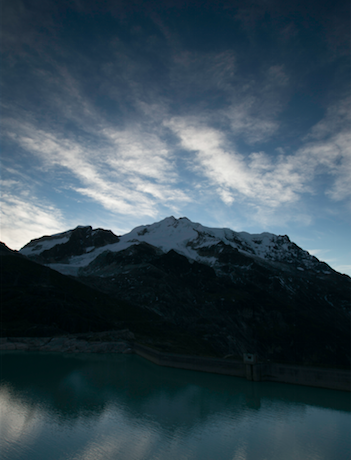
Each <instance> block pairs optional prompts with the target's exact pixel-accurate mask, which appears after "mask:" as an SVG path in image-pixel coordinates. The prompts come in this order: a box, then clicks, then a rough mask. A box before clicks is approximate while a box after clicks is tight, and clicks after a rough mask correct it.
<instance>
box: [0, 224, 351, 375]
mask: <svg viewBox="0 0 351 460" xmlns="http://www.w3.org/2000/svg"><path fill="white" fill-rule="evenodd" d="M10 252H11V251H10ZM0 254H1V258H2V266H3V267H5V268H6V267H8V266H9V264H10V265H11V267H12V270H14V271H16V266H19V265H21V266H23V265H25V264H32V265H33V266H35V267H37V268H36V269H35V270H34V269H30V268H28V267H27V268H25V269H23V267H22V269H23V270H24V271H22V272H21V273H23V274H22V275H21V276H22V278H21V276H17V281H16V282H14V280H13V279H12V278H11V276H12V275H11V273H12V272H11V269H7V268H6V269H5V271H4V270H3V271H4V274H5V275H4V276H5V278H6V279H5V278H3V281H2V285H3V287H2V290H3V289H5V291H6V296H5V297H6V298H5V305H8V308H7V307H6V306H5V319H4V318H3V326H2V327H3V330H4V331H7V333H8V335H13V334H15V332H16V334H17V335H19V331H20V330H21V328H22V329H23V328H25V327H27V329H28V330H27V332H28V331H31V332H30V334H31V335H33V334H34V332H35V331H37V332H38V331H39V332H40V330H45V331H48V330H49V329H50V328H51V329H50V330H52V331H56V332H55V333H65V332H77V331H79V332H83V331H87V330H92V329H95V330H106V329H108V328H110V329H116V328H120V327H128V328H129V329H130V330H131V331H132V332H133V333H134V334H135V337H136V339H137V340H139V341H140V342H143V343H146V344H149V345H152V346H154V347H155V348H158V349H160V350H164V351H170V352H182V353H190V354H204V355H206V354H207V355H213V356H220V357H223V356H227V357H228V359H230V358H241V357H242V354H243V353H245V352H251V353H257V354H258V357H259V359H261V360H263V361H265V360H271V361H280V362H288V363H301V364H308V365H318V366H329V367H347V366H349V364H350V282H351V280H350V278H349V277H348V276H346V275H342V274H340V273H337V272H336V271H334V270H333V269H332V268H331V267H329V266H328V265H327V264H325V263H323V262H320V261H319V260H318V259H317V258H316V257H313V256H311V255H310V254H309V253H308V252H306V251H304V250H303V249H301V248H299V247H298V246H297V245H296V244H294V243H293V242H291V241H290V239H289V238H288V236H276V235H273V234H271V233H262V234H255V235H252V234H249V233H246V232H234V231H232V230H230V229H214V228H208V227H204V226H202V225H201V224H198V223H193V222H191V221H190V220H188V219H187V218H181V219H175V218H174V217H169V218H166V219H164V220H162V221H161V222H158V223H155V224H152V225H146V226H140V227H137V228H135V229H134V230H132V231H131V232H130V233H128V234H126V235H123V236H116V235H114V234H113V233H112V232H111V231H107V230H103V229H95V230H93V229H92V228H91V227H77V228H76V229H74V230H70V231H67V232H64V233H61V234H57V235H52V236H45V237H42V238H39V239H36V240H32V241H31V242H30V243H28V244H27V245H26V246H24V247H23V248H22V249H21V250H20V254H21V256H20V255H18V254H12V253H11V254H9V253H7V252H6V251H5V250H3V251H2V252H1V253H0ZM5 259H6V261H7V262H6V264H7V265H6V264H4V260H5ZM9 260H11V263H10V262H8V261H9ZM38 264H39V265H38ZM6 270H7V271H6ZM26 270H28V272H26ZM40 270H46V272H45V273H44V272H41V274H39V271H40ZM17 272H18V270H17ZM35 272H38V274H37V275H36V274H35ZM57 272H59V273H57ZM26 273H27V274H26ZM49 273H51V275H48V274H49ZM6 274H7V275H6ZM29 274H30V276H29ZM38 277H39V278H40V279H41V281H40V282H39V281H38ZM45 277H46V278H45ZM48 277H51V279H55V283H56V284H55V288H53V286H52V285H51V284H50V283H46V284H45V283H43V279H47V278H48ZM58 277H59V278H60V279H59V280H58ZM15 278H16V277H15ZM29 278H30V280H31V281H28V280H29ZM56 278H57V279H56ZM16 283H17V284H16ZM25 284H26V286H27V287H26V289H24V288H23V286H24V285H25ZM43 285H45V286H43ZM66 285H67V287H66ZM35 286H36V288H35ZM40 286H41V287H40ZM21 289H22V291H23V292H22V294H23V295H22V297H21V299H19V298H18V295H17V294H15V293H16V292H17V293H18V292H20V291H21ZM23 289H24V290H23ZM31 289H32V291H31V292H30V290H31ZM88 291H89V292H88ZM45 292H46V293H45ZM16 295H17V297H16ZM26 296H27V299H26ZM36 296H39V298H40V299H41V300H40V302H39V305H40V307H38V302H36ZM40 296H41V297H40ZM43 299H44V300H43ZM92 299H94V300H92ZM11 305H12V308H13V307H14V306H15V307H16V308H17V312H20V314H21V315H22V316H23V317H25V318H26V321H27V322H23V321H22V323H18V324H17V326H16V324H15V322H14V321H15V320H14V317H13V315H12V316H11V314H12V313H11V308H10V306H11ZM38 308H40V314H38V312H37V311H36V310H37V309H38ZM6 315H7V316H6ZM62 315H63V317H64V318H65V321H64V320H63V319H62ZM11 318H12V319H11ZM31 318H32V319H33V318H36V319H35V320H32V321H31ZM72 318H73V319H72ZM17 322H18V321H17ZM26 325H27V326H26ZM16 327H17V329H16ZM22 332H23V333H25V332H26V331H22ZM43 333H44V332H43Z"/></svg>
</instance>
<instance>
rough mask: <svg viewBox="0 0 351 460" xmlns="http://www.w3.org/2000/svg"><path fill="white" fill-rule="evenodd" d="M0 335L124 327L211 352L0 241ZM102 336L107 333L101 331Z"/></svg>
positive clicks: (148, 315) (141, 337)
mask: <svg viewBox="0 0 351 460" xmlns="http://www.w3.org/2000/svg"><path fill="white" fill-rule="evenodd" d="M0 269H1V270H0V290H1V336H2V337H47V336H57V335H64V334H72V333H73V334H74V333H82V332H98V331H109V330H121V329H125V328H128V329H129V330H130V331H131V332H132V333H133V334H134V335H135V337H136V339H137V340H138V341H140V342H145V341H146V342H149V340H148V338H149V337H152V338H153V341H154V342H155V344H156V345H157V344H161V343H163V342H164V341H165V340H166V338H167V339H168V340H170V341H171V343H173V346H174V349H175V350H177V351H178V352H185V351H187V350H189V349H190V350H192V351H193V352H194V353H198V354H201V353H204V354H207V355H213V354H215V352H214V351H213V350H212V348H211V347H210V346H209V345H208V344H206V343H205V342H204V341H202V340H201V339H199V340H197V339H196V338H194V337H191V336H190V335H189V334H186V333H182V332H181V331H180V330H177V328H175V327H174V325H172V324H168V323H167V322H166V321H164V320H163V318H162V317H160V316H159V315H157V314H156V313H154V312H152V311H148V310H145V309H143V308H140V307H139V306H137V305H132V304H130V303H128V302H126V301H123V300H120V299H118V298H117V296H115V297H114V298H111V296H109V295H107V294H105V293H103V292H101V291H99V290H97V289H94V288H92V287H90V286H87V285H85V284H82V283H81V282H79V281H77V280H75V279H72V278H70V277H68V276H64V275H61V274H60V273H58V272H56V271H55V270H52V269H50V268H48V267H45V266H43V265H39V264H37V263H35V262H32V261H30V260H28V259H27V258H26V257H24V256H21V255H20V254H19V253H17V252H16V251H11V250H10V249H8V248H7V247H6V246H5V245H4V244H3V243H0ZM105 339H106V337H105Z"/></svg>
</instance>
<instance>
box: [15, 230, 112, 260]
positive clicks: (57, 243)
mask: <svg viewBox="0 0 351 460" xmlns="http://www.w3.org/2000/svg"><path fill="white" fill-rule="evenodd" d="M118 241H119V238H118V236H116V235H115V234H114V233H112V232H111V230H103V229H101V228H98V229H96V230H93V229H92V227H90V226H88V227H77V228H75V229H74V230H70V231H68V232H65V233H61V234H59V235H54V236H52V237H50V236H43V237H42V238H39V239H36V240H32V241H31V242H30V243H28V244H27V245H26V246H24V247H23V248H22V249H21V253H22V254H24V255H26V256H29V257H30V258H31V259H32V260H35V261H36V262H39V263H45V264H49V263H56V262H58V261H59V262H67V261H68V260H69V258H70V257H72V256H80V255H82V254H86V253H89V252H90V251H92V250H95V249H96V248H100V247H102V246H106V245H108V244H113V243H117V242H118Z"/></svg>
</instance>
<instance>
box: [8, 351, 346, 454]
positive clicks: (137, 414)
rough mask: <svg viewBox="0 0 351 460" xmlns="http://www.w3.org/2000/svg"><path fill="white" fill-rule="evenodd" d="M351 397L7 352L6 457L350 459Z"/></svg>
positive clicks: (101, 359) (139, 363)
mask: <svg viewBox="0 0 351 460" xmlns="http://www.w3.org/2000/svg"><path fill="white" fill-rule="evenodd" d="M350 428H351V416H350V395H349V393H347V392H342V391H334V390H325V389H319V388H311V387H304V386H298V385H288V384H278V383H273V382H259V383H258V382H248V381H246V380H244V379H240V378H236V377H230V376H220V375H215V374H206V373H202V372H193V371H185V370H179V369H171V368H164V367H159V366H156V365H154V364H152V363H150V362H148V361H146V360H144V359H143V358H140V357H138V356H135V355H92V354H90V355H63V354H44V353H21V352H7V353H3V354H2V355H1V385H0V430H1V432H0V435H1V439H2V443H1V447H0V449H1V450H0V454H1V455H0V457H1V459H2V460H17V459H18V460H48V459H50V460H100V459H101V460H110V459H111V460H112V459H118V460H146V459H149V460H151V459H155V460H163V459H164V460H182V459H184V460H185V459H189V460H190V459H194V460H195V459H199V460H206V459H208V460H213V459H218V460H227V459H228V460H257V459H260V460H261V459H262V460H264V459H267V460H282V459H284V460H296V459H301V460H349V459H350V458H351V457H350V455H351V449H350Z"/></svg>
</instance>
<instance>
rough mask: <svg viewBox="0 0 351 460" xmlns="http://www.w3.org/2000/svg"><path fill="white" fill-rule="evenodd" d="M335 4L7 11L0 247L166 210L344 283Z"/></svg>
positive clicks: (347, 267) (76, 4)
mask: <svg viewBox="0 0 351 460" xmlns="http://www.w3.org/2000/svg"><path fill="white" fill-rule="evenodd" d="M349 9H350V7H349V2H348V1H346V0H342V1H340V0H333V1H332V0H329V1H328V0H327V1H322V2H321V1H320V0H319V1H318V2H317V1H308V0H304V1H298V0H297V1H294V2H282V1H281V0H277V1H276V0H265V1H263V0H253V1H246V2H243V1H236V0H230V1H225V0H224V1H216V2H215V1H183V0H169V1H168V0H164V1H153V0H149V1H133V0H128V1H123V0H121V1H119V0H115V1H109V0H100V1H96V0H70V1H68V0H60V1H53V0H45V1H44V0H30V1H29V0H11V1H10V0H4V1H3V2H2V14H1V16H2V19H1V74H0V78H1V113H0V116H1V235H0V239H1V241H3V242H5V243H6V244H7V245H8V246H9V247H10V248H12V249H20V248H21V247H22V246H24V245H25V244H26V243H28V242H29V241H30V240H31V239H34V238H39V237H41V236H43V235H50V234H54V233H58V232H63V231H66V230H69V229H72V228H75V227H76V226H77V225H91V226H92V227H93V228H96V227H102V228H105V229H111V230H112V231H113V232H114V233H116V234H117V235H120V234H124V233H127V232H129V231H130V230H132V229H133V228H134V227H136V226H139V225H146V224H151V223H153V222H156V221H159V220H161V219H164V218H165V217H168V216H170V215H173V216H175V217H177V218H178V217H185V216H186V217H188V218H189V219H190V220H192V221H194V222H200V223H201V224H203V225H205V226H208V227H220V228H223V227H229V228H231V229H232V230H235V231H247V232H250V233H261V232H264V231H267V232H271V233H274V234H278V235H288V236H289V237H290V239H291V240H292V241H294V242H295V243H296V244H298V245H299V246H300V247H302V248H303V249H305V250H308V251H309V252H310V253H311V254H313V255H315V256H316V257H318V258H319V259H320V260H323V261H325V262H327V263H328V264H329V265H331V266H332V267H333V268H334V269H336V270H338V271H340V272H342V273H347V274H349V275H351V236H350V234H351V231H350V230H351V218H350V217H351V216H350V214H351V212H350V211H351V205H350V203H351V202H350V194H351V180H350V178H351V139H350V137H351V130H350V118H351V115H350V113H351V112H350V19H349V18H350V11H349Z"/></svg>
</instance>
